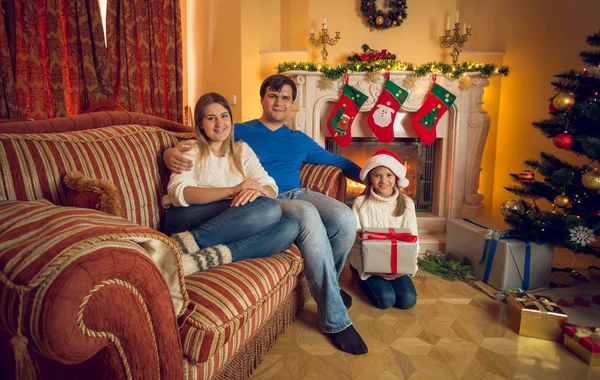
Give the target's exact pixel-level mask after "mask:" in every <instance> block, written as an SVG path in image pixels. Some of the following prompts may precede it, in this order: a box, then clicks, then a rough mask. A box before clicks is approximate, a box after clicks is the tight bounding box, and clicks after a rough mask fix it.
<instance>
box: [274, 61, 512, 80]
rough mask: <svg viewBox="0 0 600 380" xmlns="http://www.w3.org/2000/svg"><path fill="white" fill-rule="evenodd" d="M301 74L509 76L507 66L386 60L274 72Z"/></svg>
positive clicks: (291, 65)
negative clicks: (392, 72)
mask: <svg viewBox="0 0 600 380" xmlns="http://www.w3.org/2000/svg"><path fill="white" fill-rule="evenodd" d="M292 70H303V71H316V72H320V73H323V76H324V77H325V78H328V79H332V80H335V79H339V78H341V76H342V75H344V74H345V73H352V72H363V71H366V72H376V71H385V70H389V71H412V72H413V74H414V76H415V77H424V76H427V75H429V74H440V75H444V76H446V77H448V78H450V79H460V77H462V76H463V75H464V74H466V73H470V72H478V73H481V76H483V77H489V76H491V75H503V76H507V75H508V73H509V68H508V66H497V65H495V64H493V63H479V62H463V63H461V64H460V65H458V66H453V65H452V64H450V63H444V62H429V63H424V64H422V65H416V66H415V65H413V64H412V63H408V62H403V61H394V60H389V59H378V60H370V61H366V62H362V61H356V62H348V63H346V64H343V65H342V64H339V65H337V66H335V67H331V66H328V65H323V64H321V63H316V62H295V61H290V62H283V63H280V64H279V65H277V72H278V73H282V72H284V71H292Z"/></svg>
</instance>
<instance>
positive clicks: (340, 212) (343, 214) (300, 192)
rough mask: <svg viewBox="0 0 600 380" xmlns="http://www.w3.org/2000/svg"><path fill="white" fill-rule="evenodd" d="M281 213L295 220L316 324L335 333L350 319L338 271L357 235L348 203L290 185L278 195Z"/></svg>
mask: <svg viewBox="0 0 600 380" xmlns="http://www.w3.org/2000/svg"><path fill="white" fill-rule="evenodd" d="M277 198H278V199H279V204H280V205H281V209H282V211H283V215H285V216H290V217H292V218H294V219H295V220H297V221H298V224H299V225H300V235H299V236H298V239H296V244H297V245H298V247H299V248H300V251H301V252H302V257H303V258H304V273H305V275H306V279H307V280H308V287H309V289H310V292H311V293H312V296H313V297H314V299H315V301H316V303H317V310H318V314H319V316H318V318H319V328H320V329H321V330H322V331H323V332H326V333H336V332H339V331H342V330H344V329H345V328H346V327H348V326H350V325H351V324H352V322H351V321H350V317H349V316H348V311H347V310H346V307H345V306H344V302H343V301H342V297H341V296H340V289H339V283H338V279H339V275H340V273H341V272H342V268H343V267H344V263H345V262H346V257H347V256H348V253H349V252H350V248H352V244H353V243H354V238H355V236H356V219H355V217H354V214H353V213H352V210H351V209H350V207H348V206H346V205H345V204H343V203H341V202H339V201H337V200H335V199H333V198H331V197H328V196H327V195H324V194H321V193H317V192H315V191H311V190H308V189H293V190H290V191H287V192H285V193H283V194H279V196H278V197H277Z"/></svg>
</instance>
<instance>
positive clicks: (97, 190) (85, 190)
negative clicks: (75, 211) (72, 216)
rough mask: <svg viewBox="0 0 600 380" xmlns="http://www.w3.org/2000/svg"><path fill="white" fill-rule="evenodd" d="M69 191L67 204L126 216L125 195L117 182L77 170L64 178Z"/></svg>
mask: <svg viewBox="0 0 600 380" xmlns="http://www.w3.org/2000/svg"><path fill="white" fill-rule="evenodd" d="M63 183H64V184H65V186H67V187H68V188H69V190H68V191H67V206H70V207H81V208H91V209H95V210H98V211H102V212H105V213H107V214H111V215H115V216H120V217H124V216H125V214H124V213H123V201H122V198H123V195H122V194H121V193H120V192H119V191H118V190H117V187H116V186H115V184H114V183H113V182H112V181H110V180H108V179H102V178H90V177H88V176H86V175H85V174H83V173H81V172H78V171H76V170H74V171H72V172H69V173H67V174H66V175H65V177H64V178H63Z"/></svg>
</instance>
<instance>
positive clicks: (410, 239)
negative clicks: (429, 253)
mask: <svg viewBox="0 0 600 380" xmlns="http://www.w3.org/2000/svg"><path fill="white" fill-rule="evenodd" d="M417 239H418V238H417V236H415V235H412V234H411V233H410V230H409V229H408V228H366V229H365V230H364V231H363V236H362V238H361V240H362V249H361V256H362V262H363V270H364V271H365V272H366V273H385V274H390V273H404V274H410V275H414V274H415V273H417V256H418V255H419V246H418V244H417Z"/></svg>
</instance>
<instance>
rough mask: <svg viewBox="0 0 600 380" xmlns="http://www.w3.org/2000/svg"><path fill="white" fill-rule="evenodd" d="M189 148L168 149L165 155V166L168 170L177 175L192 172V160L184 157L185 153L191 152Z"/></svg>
mask: <svg viewBox="0 0 600 380" xmlns="http://www.w3.org/2000/svg"><path fill="white" fill-rule="evenodd" d="M191 149H192V148H191V147H189V146H177V147H174V148H170V149H167V151H166V152H165V155H164V161H165V165H167V168H168V169H169V170H170V171H171V172H173V173H176V174H181V172H186V171H188V170H192V166H193V165H192V160H190V159H189V158H185V157H183V153H185V152H187V151H189V150H191Z"/></svg>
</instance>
